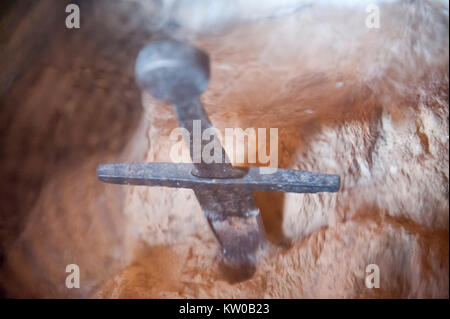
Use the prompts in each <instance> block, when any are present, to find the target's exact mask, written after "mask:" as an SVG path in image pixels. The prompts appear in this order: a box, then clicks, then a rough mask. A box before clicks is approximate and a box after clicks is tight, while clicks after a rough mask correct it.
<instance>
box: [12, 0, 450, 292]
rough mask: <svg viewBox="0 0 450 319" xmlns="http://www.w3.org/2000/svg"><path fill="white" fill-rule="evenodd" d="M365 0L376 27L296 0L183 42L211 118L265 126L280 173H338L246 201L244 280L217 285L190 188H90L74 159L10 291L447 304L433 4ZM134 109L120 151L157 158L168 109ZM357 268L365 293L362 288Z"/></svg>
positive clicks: (345, 11) (439, 37)
mask: <svg viewBox="0 0 450 319" xmlns="http://www.w3.org/2000/svg"><path fill="white" fill-rule="evenodd" d="M380 8H381V28H380V29H368V28H366V27H365V25H364V20H365V18H366V16H367V13H366V12H365V7H364V6H360V7H358V6H357V7H329V6H312V7H306V8H304V9H303V10H300V11H298V12H296V13H294V14H292V15H287V16H283V17H279V18H272V19H263V20H256V21H245V22H239V23H237V24H233V26H231V27H228V28H226V29H225V30H222V31H221V32H220V34H219V35H217V34H215V35H208V34H202V35H201V36H196V37H193V40H194V41H195V43H196V44H197V45H198V46H199V47H201V48H203V49H204V50H206V51H207V52H208V53H209V54H210V56H211V62H212V79H211V83H210V87H209V89H208V91H207V92H205V94H204V95H203V96H202V101H203V103H204V105H205V108H206V111H207V112H208V114H209V115H210V117H211V119H212V122H213V123H214V124H215V125H216V126H217V127H219V128H221V129H223V128H225V127H243V128H247V127H262V128H263V127H267V128H269V127H277V128H279V166H280V167H283V168H296V169H305V170H312V171H320V172H325V173H337V174H339V175H340V176H341V180H342V181H341V183H342V187H341V190H340V192H339V193H337V194H315V195H308V194H305V195H304V194H268V193H258V194H255V200H256V203H257V205H258V207H259V208H260V210H261V213H262V216H263V220H264V224H265V227H266V230H267V232H268V237H269V239H270V244H269V247H268V248H267V251H266V254H265V256H264V257H265V258H263V259H261V261H260V264H259V266H258V270H257V272H256V274H255V275H254V277H253V278H251V279H250V280H248V281H245V282H241V283H235V284H231V283H229V282H228V281H227V280H226V278H225V277H224V275H223V272H222V271H221V269H220V267H219V266H218V260H219V257H218V252H219V247H218V244H217V242H216V240H215V239H214V237H213V235H212V233H211V231H210V230H209V228H208V225H207V222H206V220H205V219H204V217H203V215H202V212H201V210H200V207H199V205H198V203H197V201H196V200H195V197H194V194H193V193H192V191H190V190H174V189H164V188H147V187H119V186H113V185H101V184H97V183H94V181H93V179H92V176H91V175H90V174H93V173H94V170H93V164H92V163H93V162H95V161H93V162H92V163H91V164H90V162H89V161H87V162H86V163H85V164H83V165H82V167H80V168H73V167H72V168H71V172H66V173H62V174H58V175H55V176H54V179H53V181H52V182H51V183H48V184H47V185H45V187H43V189H42V191H41V195H40V198H39V200H38V202H37V203H36V205H35V207H34V209H33V212H32V213H31V216H30V218H29V219H28V222H27V227H26V228H25V230H24V232H23V234H22V235H21V236H20V238H19V239H18V240H17V241H16V244H15V245H16V246H14V247H15V248H14V250H13V251H12V252H10V253H9V259H8V260H9V262H10V265H11V267H12V268H13V269H14V266H15V265H22V266H21V267H19V266H17V269H19V270H18V271H17V272H18V273H19V274H20V276H21V278H22V281H23V282H24V286H25V287H26V286H27V283H28V284H29V283H34V287H35V290H34V291H33V293H34V295H35V296H54V295H57V296H65V297H77V296H90V297H95V298H98V297H100V298H117V297H127V298H128V297H139V298H148V297H150V298H167V297H176V298H178V297H189V298H218V297H233V298H234V297H243V298H247V297H251V298H262V297H276V298H317V297H332V298H336V297H346V298H355V297H356V298H358V297H360V298H361V297H362V298H364V297H402V298H406V297H409V298H420V297H447V298H448V289H449V264H448V260H449V233H448V230H449V219H448V217H449V212H448V209H449V204H448V191H449V180H448V178H449V171H448V168H449V158H448V156H449V155H448V150H449V135H448V129H449V124H448V123H449V122H448V120H449V118H448V114H449V104H448V103H449V97H448V94H449V89H448V85H449V82H448V66H449V62H448V59H449V53H448V5H443V4H441V3H440V2H430V3H422V2H412V3H410V2H407V3H406V2H405V3H403V2H401V3H394V4H391V3H388V4H382V5H380ZM180 23H181V25H182V23H183V21H180ZM191 38H192V37H191ZM143 106H144V115H143V116H142V119H141V123H140V126H139V129H138V130H137V131H136V134H135V136H134V137H133V138H132V139H131V140H130V141H129V143H128V147H127V148H126V149H125V151H124V152H123V154H122V156H121V158H120V159H121V160H139V161H169V160H170V157H169V149H170V146H171V145H172V143H173V142H172V141H171V140H170V139H169V135H170V132H171V130H172V129H174V128H175V127H176V126H177V122H176V118H175V117H174V113H173V111H172V109H171V107H170V106H169V105H164V104H161V103H158V102H156V101H155V100H154V99H152V97H150V96H149V95H146V94H144V95H143ZM90 165H91V166H90ZM74 171H77V172H80V174H81V177H82V179H80V182H79V183H80V184H79V187H78V188H77V189H76V190H75V189H73V188H71V186H70V184H71V176H72V174H74V173H73V172H74ZM84 176H85V177H84ZM113 192H117V193H113ZM67 194H71V195H70V196H67ZM118 194H122V195H123V196H124V197H123V200H121V197H120V196H118ZM80 198H83V204H80V201H81V200H80ZM108 200H111V201H113V202H112V203H113V204H114V205H106V204H105V203H106V202H107V201H108ZM81 211H82V217H83V218H85V220H83V222H81V221H79V220H78V219H77V218H81V217H76V216H78V215H77V214H79V213H80V212H81ZM56 212H59V213H61V212H64V214H62V217H60V219H58V217H56V216H57V214H56ZM122 213H123V214H122ZM107 216H109V217H107ZM51 225H54V226H55V228H52V227H51ZM57 225H58V226H57ZM122 225H123V226H122ZM56 226H57V227H56ZM61 226H63V227H61ZM90 227H92V229H93V231H92V232H89V228H90ZM61 228H63V229H64V232H62V231H61ZM119 235H120V236H119ZM69 238H70V240H69ZM120 238H124V239H126V241H124V242H121V241H120ZM102 239H104V241H102ZM69 242H70V244H69ZM52 245H56V247H59V248H58V249H56V250H54V249H53V248H52V247H53V246H52ZM65 247H70V249H71V250H70V251H74V252H75V253H73V255H70V254H69V253H66V249H65ZM49 251H53V252H54V254H53V255H52V254H51V253H50V252H49ZM26 252H28V253H26ZM131 253H132V254H131ZM41 254H42V256H43V257H42V258H40V255H41ZM65 254H68V255H65ZM63 256H64V257H63ZM111 256H114V258H112V257H111ZM37 261H39V262H40V265H43V266H41V269H46V271H47V273H48V274H49V275H48V277H40V276H39V275H38V274H37V272H34V271H33V270H32V269H33V266H32V265H33V264H34V263H36V262H37ZM69 261H72V262H74V263H78V264H79V265H80V267H81V270H82V278H83V276H84V278H86V279H87V282H86V285H84V284H83V279H82V288H83V289H82V290H81V291H80V292H77V293H74V292H72V291H69V292H68V291H66V290H65V288H64V286H63V285H64V281H63V280H64V275H65V273H64V272H63V271H64V268H65V264H67V263H71V262H69ZM369 264H377V265H378V266H379V269H380V288H379V289H368V288H366V287H365V284H364V279H365V276H366V273H365V269H366V266H367V265H369ZM125 265H126V266H125ZM59 268H61V272H60V273H58V269H59ZM119 268H121V270H119V271H117V272H116V270H117V269H119ZM103 270H105V271H103ZM24 273H26V274H28V276H29V277H25V276H24ZM40 273H42V272H40ZM112 273H115V274H114V275H112V276H111V274H112ZM37 284H39V285H37ZM24 289H25V288H24ZM15 293H16V294H17V295H25V294H24V293H23V291H19V292H15Z"/></svg>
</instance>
